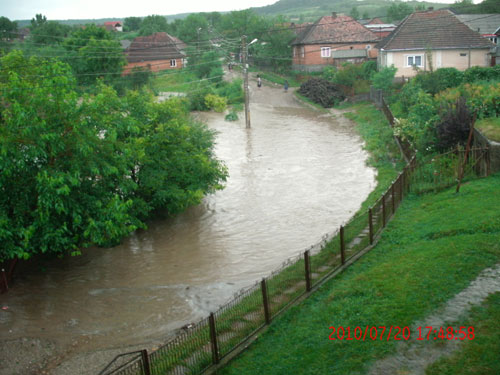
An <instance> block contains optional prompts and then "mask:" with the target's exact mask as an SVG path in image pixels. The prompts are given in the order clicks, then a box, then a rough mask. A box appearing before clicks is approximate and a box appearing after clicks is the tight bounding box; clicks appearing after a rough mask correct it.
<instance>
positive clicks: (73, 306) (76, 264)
mask: <svg viewBox="0 0 500 375" xmlns="http://www.w3.org/2000/svg"><path fill="white" fill-rule="evenodd" d="M251 111H252V112H251V114H252V117H251V119H252V129H250V130H247V129H245V125H244V120H239V121H238V122H226V121H224V119H223V116H221V115H218V114H203V115H202V116H203V117H204V119H205V120H206V121H207V123H208V124H209V126H210V127H211V128H213V129H215V130H217V131H218V133H219V135H218V138H217V147H216V153H217V155H218V157H219V158H220V159H222V160H224V161H225V162H226V164H227V166H228V169H229V174H230V177H229V179H228V182H227V186H226V189H225V190H223V191H219V192H217V193H216V194H214V195H211V196H209V197H206V199H205V200H204V201H203V203H202V204H200V205H199V206H197V207H192V208H190V209H189V210H187V211H186V212H185V213H183V214H181V215H179V216H177V217H175V218H173V219H169V220H162V221H156V222H154V223H152V224H151V225H150V227H149V229H148V230H147V231H138V232H137V233H134V234H133V235H132V236H130V238H128V239H126V240H125V241H124V242H123V244H122V245H120V246H117V247H115V248H112V249H90V250H88V251H86V252H85V254H84V255H82V256H81V257H76V258H69V259H63V260H59V261H54V262H52V263H51V264H50V265H49V266H48V269H47V271H46V272H45V273H38V274H27V275H22V276H21V277H20V278H19V279H18V280H17V281H16V285H15V288H13V289H12V290H11V291H10V292H9V293H8V294H6V295H3V296H1V298H2V304H4V305H8V306H9V310H8V311H1V312H0V338H1V339H13V338H17V337H45V338H51V339H55V340H57V341H58V342H59V343H60V345H65V343H66V342H69V341H70V340H71V339H73V338H74V337H77V336H81V335H85V336H88V337H90V338H91V340H92V346H93V348H106V347H111V346H114V347H116V346H119V345H123V344H125V343H130V342H141V341H144V340H147V339H148V338H152V337H155V338H158V337H163V335H164V334H165V333H166V332H168V331H170V330H172V329H175V328H178V327H179V326H181V325H183V324H185V323H187V322H191V321H194V320H196V319H198V318H200V317H202V316H206V315H207V314H208V313H209V312H210V311H214V310H215V309H216V308H217V306H218V305H220V304H221V303H223V302H225V301H227V300H228V299H230V298H231V296H232V295H233V294H234V293H235V292H236V291H237V290H239V289H240V288H242V287H244V286H247V285H249V284H251V283H253V282H255V281H257V280H259V279H260V278H262V277H263V276H265V275H267V274H269V272H270V271H271V270H273V269H275V268H276V267H278V266H279V265H280V264H281V263H282V262H283V261H284V260H286V259H287V258H288V257H290V256H294V255H296V254H298V253H299V252H300V251H302V250H304V249H305V248H307V247H309V246H310V245H312V244H314V243H317V242H319V241H320V240H321V238H322V236H323V235H325V234H326V233H331V232H333V231H334V230H335V229H336V228H338V226H339V225H340V224H341V223H342V222H343V221H346V220H347V219H348V218H349V217H350V215H351V214H352V213H354V212H355V211H356V210H357V209H358V208H359V206H360V204H361V202H362V201H363V200H364V199H365V197H366V196H367V194H368V193H369V191H370V190H371V189H372V188H373V186H374V172H373V170H372V169H370V168H367V167H366V166H365V159H366V157H367V155H366V154H365V152H364V151H363V150H362V143H361V141H360V139H359V137H358V136H357V135H355V134H354V132H353V131H352V129H351V128H350V124H349V123H348V122H346V121H345V120H342V119H334V118H332V117H331V116H325V115H318V113H317V112H316V111H312V110H309V109H304V108H302V107H300V106H299V105H298V104H296V103H295V102H294V101H293V99H292V93H287V94H284V93H283V92H282V91H281V90H273V89H270V88H265V89H264V88H263V90H259V91H257V92H254V93H253V95H252V108H251ZM240 117H243V116H240Z"/></svg>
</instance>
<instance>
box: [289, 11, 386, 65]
mask: <svg viewBox="0 0 500 375" xmlns="http://www.w3.org/2000/svg"><path fill="white" fill-rule="evenodd" d="M377 41H378V39H377V35H376V34H374V33H373V32H371V31H370V30H368V29H367V28H366V27H364V26H363V25H361V24H360V23H359V22H357V21H356V20H354V19H353V18H351V17H349V16H346V15H341V14H339V15H337V14H336V13H332V15H331V16H324V17H321V18H320V19H319V20H318V21H316V22H315V23H313V24H312V25H308V26H305V27H304V28H303V30H302V32H301V33H299V35H298V36H297V38H296V39H295V41H294V42H293V43H292V49H293V69H294V70H302V71H308V72H311V71H320V70H322V69H323V68H324V67H325V66H327V65H335V66H340V65H341V64H342V63H344V62H352V63H361V62H363V61H366V60H368V59H371V58H376V57H377V51H376V50H374V46H375V44H376V43H377Z"/></svg>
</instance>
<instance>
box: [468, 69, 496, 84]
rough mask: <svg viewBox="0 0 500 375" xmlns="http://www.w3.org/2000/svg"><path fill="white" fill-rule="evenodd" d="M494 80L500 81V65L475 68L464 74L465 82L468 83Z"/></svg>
mask: <svg viewBox="0 0 500 375" xmlns="http://www.w3.org/2000/svg"><path fill="white" fill-rule="evenodd" d="M493 80H498V81H500V65H495V66H494V67H491V68H487V67H481V66H473V67H472V68H469V69H467V70H466V71H465V72H464V78H463V81H464V82H467V83H472V82H476V81H493Z"/></svg>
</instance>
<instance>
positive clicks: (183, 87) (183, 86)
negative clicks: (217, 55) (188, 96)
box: [151, 69, 198, 92]
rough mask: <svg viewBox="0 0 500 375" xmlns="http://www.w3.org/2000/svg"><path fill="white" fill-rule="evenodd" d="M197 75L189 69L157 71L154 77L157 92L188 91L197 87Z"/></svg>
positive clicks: (153, 81)
mask: <svg viewBox="0 0 500 375" xmlns="http://www.w3.org/2000/svg"><path fill="white" fill-rule="evenodd" d="M197 80H198V78H196V76H195V75H194V74H193V73H191V72H189V71H187V70H184V69H183V70H173V71H163V72H159V73H156V74H155V75H154V76H153V78H152V80H151V81H152V87H153V90H154V91H155V92H187V91H190V90H193V89H194V88H195V86H194V83H193V82H196V81H197Z"/></svg>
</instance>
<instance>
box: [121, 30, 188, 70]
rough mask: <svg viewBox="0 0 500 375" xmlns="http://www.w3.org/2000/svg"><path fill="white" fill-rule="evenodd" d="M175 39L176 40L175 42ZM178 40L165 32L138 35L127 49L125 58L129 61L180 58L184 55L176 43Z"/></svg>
mask: <svg viewBox="0 0 500 375" xmlns="http://www.w3.org/2000/svg"><path fill="white" fill-rule="evenodd" d="M176 41H177V42H176ZM179 42H180V40H179V39H177V38H175V39H174V38H173V37H171V36H170V35H168V34H167V33H165V32H160V33H154V34H153V35H149V36H139V37H137V38H135V39H134V41H133V42H132V44H131V45H130V47H128V49H127V51H128V52H127V60H128V62H129V63H131V62H141V61H152V60H169V59H181V58H183V57H185V55H184V53H182V52H181V51H180V48H179V46H178V44H177V43H179Z"/></svg>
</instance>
